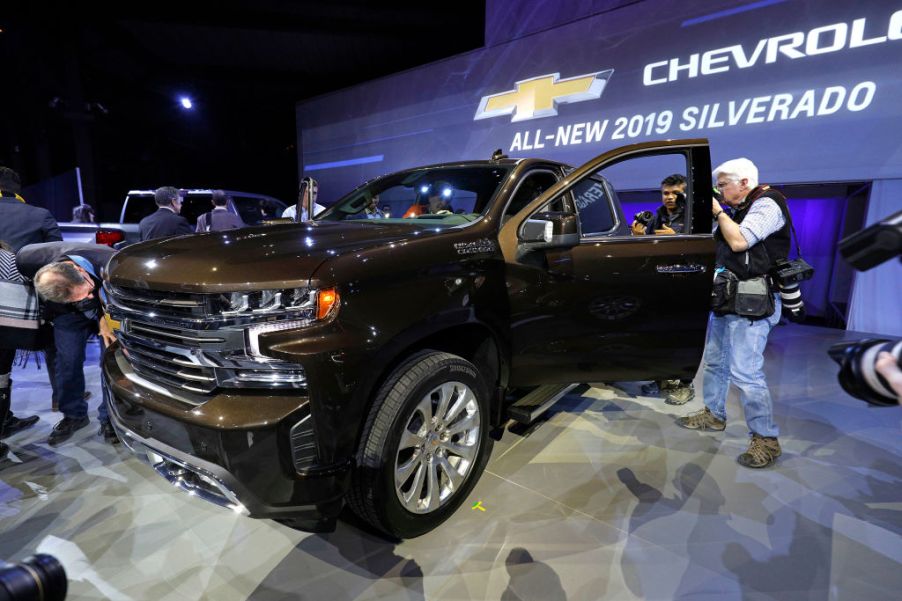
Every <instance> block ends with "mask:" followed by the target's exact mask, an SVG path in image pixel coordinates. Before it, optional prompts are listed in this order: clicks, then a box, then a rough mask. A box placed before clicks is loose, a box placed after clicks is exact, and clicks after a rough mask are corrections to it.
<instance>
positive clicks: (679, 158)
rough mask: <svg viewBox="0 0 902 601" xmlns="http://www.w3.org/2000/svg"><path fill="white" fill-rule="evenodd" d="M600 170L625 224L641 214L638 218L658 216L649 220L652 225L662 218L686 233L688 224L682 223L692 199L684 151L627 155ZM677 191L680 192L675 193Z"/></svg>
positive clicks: (686, 220)
mask: <svg viewBox="0 0 902 601" xmlns="http://www.w3.org/2000/svg"><path fill="white" fill-rule="evenodd" d="M599 173H600V174H601V175H602V176H603V177H604V179H605V180H607V181H608V183H609V184H610V186H611V188H612V189H613V190H615V191H616V192H615V193H616V195H617V198H618V199H619V200H620V206H621V207H622V209H623V215H624V220H625V221H626V225H627V226H629V225H631V224H632V223H633V222H634V221H635V220H637V217H639V216H641V219H640V221H641V220H647V219H649V218H651V219H657V221H654V222H652V223H653V225H652V227H655V225H657V224H659V223H660V222H662V220H663V221H667V222H670V223H671V224H672V225H673V226H674V228H673V229H674V231H675V233H676V234H683V233H689V228H685V231H684V224H685V223H688V219H689V215H688V212H689V211H688V210H687V205H691V203H692V190H691V188H690V185H689V184H688V183H686V174H687V173H688V165H687V157H686V156H685V155H683V154H681V153H677V154H656V155H650V156H649V155H646V156H639V157H632V158H627V159H625V160H623V161H621V162H619V163H615V164H614V165H609V166H607V167H605V168H603V169H601V170H600V171H599ZM678 191H682V192H680V194H675V192H678ZM664 192H667V194H666V195H665V194H664ZM665 200H666V203H667V204H665ZM674 203H675V204H674ZM643 214H644V215H643ZM643 223H644V221H643ZM658 231H664V230H658ZM652 233H654V232H652Z"/></svg>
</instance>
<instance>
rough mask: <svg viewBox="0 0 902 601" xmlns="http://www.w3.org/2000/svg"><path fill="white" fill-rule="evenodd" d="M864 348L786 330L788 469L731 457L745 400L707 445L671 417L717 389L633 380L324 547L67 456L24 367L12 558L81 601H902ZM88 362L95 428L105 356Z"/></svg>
mask: <svg viewBox="0 0 902 601" xmlns="http://www.w3.org/2000/svg"><path fill="white" fill-rule="evenodd" d="M859 337H860V336H857V335H856V334H854V333H848V332H842V331H838V330H830V329H825V328H816V327H804V326H784V327H779V328H777V329H776V330H775V331H774V332H773V334H772V336H771V342H770V344H769V346H768V349H767V353H766V360H765V370H766V372H767V378H768V382H769V383H770V388H771V391H772V393H773V395H774V403H775V411H776V418H777V423H778V424H779V426H780V428H781V430H782V433H781V437H780V442H781V444H782V446H783V456H782V458H781V459H780V461H779V463H778V464H777V465H776V466H775V467H774V468H771V469H767V470H758V471H755V470H748V469H744V468H742V467H739V465H738V464H737V463H736V456H737V455H738V454H739V453H740V452H742V451H743V450H744V449H745V446H746V444H747V443H746V440H747V439H746V432H747V430H746V426H745V422H744V420H743V418H742V412H741V408H740V407H739V403H738V401H737V399H736V396H735V391H734V392H733V393H731V396H730V398H729V400H728V404H727V408H728V412H729V413H730V417H729V424H728V427H727V430H726V432H723V433H717V434H703V433H698V432H693V431H688V430H683V429H681V428H678V427H676V426H675V425H674V423H673V420H674V418H676V417H678V416H680V415H683V414H685V413H687V412H689V411H694V410H697V409H699V408H701V406H702V403H701V399H700V394H699V396H698V397H697V398H696V400H694V401H692V402H690V403H689V404H688V405H685V406H683V407H672V406H670V405H666V404H665V403H664V402H663V400H662V399H659V398H654V397H645V396H641V393H640V392H639V390H640V389H639V385H638V384H637V383H617V384H615V385H604V384H595V385H593V386H590V387H588V388H586V387H584V388H582V389H577V390H582V391H581V392H578V393H575V394H570V395H569V396H567V397H566V398H565V399H563V400H562V401H561V402H560V403H558V405H556V406H555V407H554V408H553V409H552V411H551V412H550V413H549V414H548V415H546V417H545V418H544V419H543V420H542V421H541V422H540V423H539V424H538V425H536V426H534V427H532V428H531V429H530V430H528V431H525V432H524V431H517V429H516V428H514V429H513V430H508V431H506V432H505V433H504V436H503V438H502V440H501V441H500V442H498V443H496V445H495V449H494V453H493V456H492V459H491V460H490V462H489V464H488V468H487V471H486V473H485V474H484V475H483V476H482V479H481V480H480V482H479V484H478V485H477V486H476V488H475V490H474V491H473V493H472V494H471V495H470V498H469V499H468V500H467V502H466V503H465V504H464V505H463V506H462V507H461V509H460V510H458V512H457V514H456V515H455V516H453V517H452V518H451V519H450V520H449V521H448V522H446V523H445V524H444V525H442V526H441V527H440V528H439V529H438V530H436V531H434V532H432V533H430V534H427V535H425V536H423V537H420V538H418V539H415V540H411V541H405V542H403V543H401V544H398V545H395V544H391V543H388V542H385V541H384V540H382V539H379V538H378V537H375V536H373V535H371V534H367V533H365V532H363V531H361V530H360V529H358V528H357V527H355V526H354V525H352V524H350V523H347V522H340V523H339V525H338V529H337V531H336V532H334V533H331V534H307V533H303V532H298V531H294V530H291V529H289V528H287V527H285V526H282V525H280V524H277V523H275V522H272V521H268V520H252V519H249V518H246V517H243V516H238V515H235V514H233V513H232V512H230V511H228V510H224V509H220V508H218V507H215V506H213V505H210V504H207V503H205V502H203V501H201V500H199V499H195V498H192V497H189V496H188V495H186V494H183V493H180V492H179V491H177V490H175V489H174V488H173V487H172V486H170V485H169V484H167V483H166V482H165V481H164V480H162V479H161V478H160V477H158V476H156V474H154V473H153V471H152V470H151V469H150V468H149V467H148V466H146V465H144V464H142V463H140V462H139V461H138V460H137V459H135V458H133V457H132V456H131V455H130V454H129V452H128V451H127V450H126V449H125V448H124V447H122V446H121V445H120V446H118V447H115V448H114V447H110V446H108V445H105V444H104V443H103V442H102V441H101V440H100V439H99V438H98V437H97V435H96V430H97V425H96V422H92V424H91V427H90V429H87V428H86V429H84V430H82V431H80V432H79V433H78V434H77V435H76V436H75V437H74V438H73V439H72V440H71V441H70V442H68V443H66V444H64V445H63V446H60V447H58V448H56V449H53V448H51V447H49V446H47V444H46V442H45V441H46V439H47V436H48V435H49V433H50V429H51V428H52V426H53V424H54V423H55V422H56V421H57V419H59V417H60V415H59V414H54V413H51V412H50V411H49V406H50V400H49V399H50V386H49V384H48V383H47V378H46V371H45V370H44V369H37V368H36V367H35V365H34V364H33V363H32V364H30V365H29V366H28V367H26V368H24V369H22V368H16V370H15V371H14V373H13V377H14V380H15V386H14V389H13V407H14V409H15V411H16V412H17V413H18V414H19V415H24V414H28V413H33V412H37V413H39V414H40V416H41V421H40V422H39V423H38V425H37V426H35V427H34V428H32V429H31V430H29V431H26V432H22V433H20V434H17V435H16V436H14V437H12V438H10V439H8V440H7V442H8V443H9V444H10V446H11V447H12V452H11V454H10V458H9V459H7V460H6V461H5V462H3V463H0V558H2V559H6V560H21V559H23V558H24V557H25V556H27V555H29V554H31V553H34V552H46V553H51V554H53V555H56V556H57V557H58V558H60V559H61V560H62V562H63V564H64V565H65V567H66V570H67V571H68V574H69V579H70V585H69V586H70V588H69V591H70V592H69V596H68V599H70V600H75V599H113V600H119V599H152V600H183V599H214V600H216V601H226V600H233V599H255V600H263V599H272V600H277V599H278V600H282V599H312V600H323V599H330V600H331V599H461V600H470V599H503V600H522V601H527V600H542V601H557V600H563V599H569V600H570V601H576V600H581V599H593V600H594V599H617V600H622V599H662V600H663V599H668V600H669V599H699V600H701V599H710V600H711V601H715V600H716V601H723V600H729V599H742V600H759V599H760V600H771V599H778V600H784V599H805V600H815V599H817V600H820V599H850V600H856V601H857V600H862V599H867V600H879V599H887V600H890V599H892V600H895V599H898V598H899V594H900V593H899V591H900V590H902V569H900V567H902V408H890V409H877V408H871V407H869V406H867V405H866V404H865V403H863V402H860V401H857V400H854V399H852V398H850V397H848V396H846V395H845V394H844V393H843V392H842V390H841V389H840V388H839V386H838V384H837V383H836V366H835V365H834V364H833V362H832V361H830V359H829V358H828V357H827V356H826V353H825V351H826V349H827V347H828V346H829V345H830V344H832V343H833V342H836V341H838V340H841V339H855V338H859ZM89 361H90V365H89V366H87V367H86V374H87V377H88V381H89V382H90V385H89V386H90V390H91V391H92V392H93V394H94V396H93V399H92V400H91V406H92V419H93V418H94V415H96V412H95V411H94V410H93V409H94V408H95V407H96V402H97V399H99V398H100V391H99V387H98V383H99V376H98V368H97V365H96V362H97V350H96V346H95V345H92V348H91V349H90V353H89ZM700 384H701V382H700V379H697V380H696V386H697V387H699V388H700ZM477 501H480V502H481V505H480V506H479V507H483V508H484V509H485V511H480V510H479V508H478V507H477V508H475V509H474V508H473V507H472V506H473V505H474V504H475V503H476V502H477ZM893 591H896V592H895V593H894V592H893Z"/></svg>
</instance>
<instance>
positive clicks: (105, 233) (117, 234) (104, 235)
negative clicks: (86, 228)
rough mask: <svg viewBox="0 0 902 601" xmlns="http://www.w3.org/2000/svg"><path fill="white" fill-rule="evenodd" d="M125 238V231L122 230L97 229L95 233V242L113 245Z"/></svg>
mask: <svg viewBox="0 0 902 601" xmlns="http://www.w3.org/2000/svg"><path fill="white" fill-rule="evenodd" d="M123 240H125V232H123V231H122V230H97V233H96V234H94V242H96V243H97V244H106V245H107V246H113V245H114V244H116V243H117V242H122V241H123Z"/></svg>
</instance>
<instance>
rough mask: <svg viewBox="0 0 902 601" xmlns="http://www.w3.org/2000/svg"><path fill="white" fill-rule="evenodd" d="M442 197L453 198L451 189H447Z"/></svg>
mask: <svg viewBox="0 0 902 601" xmlns="http://www.w3.org/2000/svg"><path fill="white" fill-rule="evenodd" d="M442 196H443V197H445V198H451V188H445V189H444V190H442Z"/></svg>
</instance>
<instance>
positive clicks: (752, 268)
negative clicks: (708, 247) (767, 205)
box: [714, 185, 792, 280]
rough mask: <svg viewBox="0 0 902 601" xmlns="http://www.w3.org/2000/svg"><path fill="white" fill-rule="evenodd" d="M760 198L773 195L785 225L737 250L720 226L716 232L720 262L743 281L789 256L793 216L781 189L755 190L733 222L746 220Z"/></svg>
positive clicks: (761, 273)
mask: <svg viewBox="0 0 902 601" xmlns="http://www.w3.org/2000/svg"><path fill="white" fill-rule="evenodd" d="M759 198H770V199H771V200H773V201H774V202H776V203H777V206H778V207H780V210H781V211H782V212H783V227H781V228H780V229H779V230H777V231H776V232H774V233H773V234H771V235H770V236H768V237H767V238H765V239H764V240H760V241H759V242H758V243H757V244H755V245H754V246H752V247H751V248H749V249H748V250H743V251H740V252H734V251H733V250H732V249H731V248H730V245H729V244H727V241H726V240H725V239H724V237H723V233H721V231H720V228H718V229H717V231H716V232H714V239H715V240H716V241H717V257H716V261H717V264H718V265H723V266H724V267H726V268H727V269H729V270H730V271H732V272H733V273H735V274H736V276H737V277H738V278H739V279H740V280H747V279H749V278H754V277H757V276H759V275H765V274H767V273H768V272H769V271H770V270H771V269H772V268H773V267H775V266H776V264H777V259H785V258H787V257H788V256H789V247H790V242H791V240H790V228H791V223H792V217H790V215H789V209H788V208H787V206H786V197H785V196H783V194H781V193H780V192H779V191H777V190H774V189H772V188H771V187H770V186H766V185H762V186H758V187H757V188H755V189H753V190H752V191H751V192H749V194H748V196H747V197H746V199H745V200H744V201H743V202H742V204H741V205H739V207H738V208H737V210H736V213H734V214H733V221H735V222H736V223H742V220H743V219H745V216H746V215H748V212H749V209H751V207H752V203H754V202H755V201H756V200H758V199H759ZM746 257H748V259H746Z"/></svg>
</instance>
